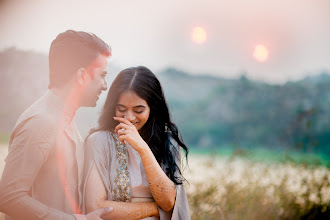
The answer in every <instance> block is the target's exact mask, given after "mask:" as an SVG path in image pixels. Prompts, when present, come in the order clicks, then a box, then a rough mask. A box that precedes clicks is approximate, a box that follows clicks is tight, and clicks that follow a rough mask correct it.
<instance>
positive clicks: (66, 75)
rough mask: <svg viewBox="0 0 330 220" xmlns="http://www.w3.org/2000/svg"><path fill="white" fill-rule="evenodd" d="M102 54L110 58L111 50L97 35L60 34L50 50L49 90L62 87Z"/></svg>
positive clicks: (82, 33) (69, 31) (77, 32)
mask: <svg viewBox="0 0 330 220" xmlns="http://www.w3.org/2000/svg"><path fill="white" fill-rule="evenodd" d="M100 54H103V55H105V56H110V55H111V48H110V47H109V45H108V44H106V43H105V42H104V41H103V40H101V39H100V38H99V37H97V36H96V35H95V34H92V33H86V32H83V31H73V30H67V31H65V32H63V33H60V34H59V35H58V36H57V37H56V39H55V40H53V42H52V44H51V46H50V49H49V82H50V83H49V86H48V88H49V89H51V88H53V87H62V86H63V85H64V84H65V83H66V82H68V81H69V80H70V79H71V78H72V74H74V73H76V72H77V71H78V70H79V69H80V68H87V67H88V65H89V64H91V63H92V61H93V60H94V59H95V58H97V57H98V56H99V55H100Z"/></svg>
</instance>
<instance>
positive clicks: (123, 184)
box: [112, 133, 132, 202]
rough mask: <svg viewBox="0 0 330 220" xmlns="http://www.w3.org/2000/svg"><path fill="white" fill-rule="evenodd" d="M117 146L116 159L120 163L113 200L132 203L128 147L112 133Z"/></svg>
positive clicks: (114, 184) (114, 185)
mask: <svg viewBox="0 0 330 220" xmlns="http://www.w3.org/2000/svg"><path fill="white" fill-rule="evenodd" d="M112 136H113V138H114V140H115V144H116V158H117V161H118V167H117V176H116V178H115V180H114V183H113V190H112V198H113V200H114V201H119V202H130V201H131V194H132V189H131V178H130V175H129V171H128V152H127V147H126V146H125V145H124V144H122V143H121V142H120V140H119V138H118V134H117V133H112Z"/></svg>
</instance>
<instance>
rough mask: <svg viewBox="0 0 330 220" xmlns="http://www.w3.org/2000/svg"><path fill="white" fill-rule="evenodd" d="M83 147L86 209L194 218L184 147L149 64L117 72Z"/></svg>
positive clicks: (132, 215)
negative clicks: (183, 169)
mask: <svg viewBox="0 0 330 220" xmlns="http://www.w3.org/2000/svg"><path fill="white" fill-rule="evenodd" d="M98 123H99V126H98V127H97V128H96V129H93V130H92V131H91V132H90V135H89V137H88V138H87V140H86V146H85V171H84V173H85V184H84V190H83V191H84V201H85V205H84V207H85V209H86V210H85V211H86V212H91V211H93V210H94V209H98V208H101V207H108V206H113V207H114V210H113V211H112V212H111V213H110V214H109V215H107V216H106V217H105V218H106V219H116V218H118V219H125V218H127V219H142V218H143V219H150V220H151V219H155V220H156V219H161V220H165V219H190V216H189V208H188V203H187V197H186V193H185V190H184V187H183V180H184V178H183V177H182V175H181V171H180V166H181V164H180V162H181V158H180V150H181V148H183V150H184V151H185V156H186V157H187V154H188V148H187V147H186V145H185V144H184V143H183V141H182V140H181V138H180V137H179V132H178V129H177V127H176V125H175V124H174V123H172V121H171V118H170V114H169V110H168V107H167V103H166V100H165V98H164V94H163V91H162V88H161V85H160V83H159V81H158V79H157V78H156V76H155V75H154V74H153V73H152V72H151V71H150V70H149V69H147V68H146V67H135V68H128V69H125V70H123V71H121V72H120V73H119V75H118V76H117V77H116V79H115V80H114V82H113V84H112V85H111V88H110V90H109V93H108V96H107V99H106V102H105V105H104V107H103V111H102V113H101V116H100V118H99V121H98Z"/></svg>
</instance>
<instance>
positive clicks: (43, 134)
mask: <svg viewBox="0 0 330 220" xmlns="http://www.w3.org/2000/svg"><path fill="white" fill-rule="evenodd" d="M110 56H111V49H110V47H109V46H108V45H107V44H106V43H105V42H103V41H102V40H101V39H100V38H99V37H97V36H96V35H94V34H90V33H86V32H77V31H73V30H68V31H66V32H63V33H61V34H59V35H58V36H57V37H56V39H55V40H54V41H53V42H52V44H51V47H50V50H49V79H50V84H49V89H48V91H47V92H46V93H45V95H44V96H43V97H41V98H40V99H39V100H38V101H37V102H35V103H34V104H33V105H31V106H30V107H29V108H28V109H27V110H26V111H24V112H23V114H22V115H21V116H20V117H19V119H18V120H17V122H16V125H15V127H14V129H13V131H12V133H11V136H10V141H9V152H8V156H7V158H6V165H5V168H4V171H3V174H2V178H1V181H0V211H1V212H4V213H5V214H6V219H27V220H30V219H48V220H60V219H63V220H66V219H68V220H69V219H70V220H71V219H72V220H74V219H77V220H79V219H87V220H90V219H148V220H156V219H160V220H165V219H190V216H189V208H188V203H187V198H186V193H185V190H184V186H183V181H184V178H183V176H182V174H181V155H180V152H181V148H182V149H183V150H184V152H185V154H186V156H187V153H188V148H187V147H186V145H185V144H184V142H183V141H182V139H181V137H180V134H179V131H178V129H177V127H176V125H175V124H174V123H173V122H172V121H171V118H170V113H169V110H168V106H167V103H166V100H165V98H164V94H163V91H162V87H161V85H160V83H159V81H158V79H157V78H156V76H155V75H154V74H153V73H152V72H151V71H150V70H149V69H148V68H146V67H133V68H128V69H125V70H123V71H121V72H120V73H119V74H118V76H117V77H116V79H115V80H114V82H113V83H112V85H111V87H110V90H109V93H108V96H107V99H106V102H105V105H104V107H103V110H102V112H101V115H100V118H99V120H98V126H97V127H96V128H93V129H91V130H90V132H89V135H88V136H87V138H86V139H85V140H83V139H82V138H81V136H80V135H79V132H78V129H77V128H76V125H75V122H74V120H73V118H74V115H75V112H76V110H77V109H78V108H79V107H82V106H86V107H93V106H96V102H97V100H98V98H99V95H100V94H101V92H102V91H103V90H106V89H107V82H106V79H105V77H106V74H107V66H108V58H109V57H110Z"/></svg>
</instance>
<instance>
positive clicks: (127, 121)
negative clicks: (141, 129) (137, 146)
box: [113, 117, 133, 125]
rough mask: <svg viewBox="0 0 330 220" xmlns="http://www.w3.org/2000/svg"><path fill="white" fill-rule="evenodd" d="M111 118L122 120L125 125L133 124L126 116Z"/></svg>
mask: <svg viewBox="0 0 330 220" xmlns="http://www.w3.org/2000/svg"><path fill="white" fill-rule="evenodd" d="M113 119H115V120H116V121H119V122H122V123H124V124H127V125H133V124H132V123H131V122H130V121H129V120H127V119H126V118H121V117H113Z"/></svg>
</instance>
